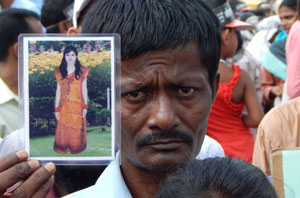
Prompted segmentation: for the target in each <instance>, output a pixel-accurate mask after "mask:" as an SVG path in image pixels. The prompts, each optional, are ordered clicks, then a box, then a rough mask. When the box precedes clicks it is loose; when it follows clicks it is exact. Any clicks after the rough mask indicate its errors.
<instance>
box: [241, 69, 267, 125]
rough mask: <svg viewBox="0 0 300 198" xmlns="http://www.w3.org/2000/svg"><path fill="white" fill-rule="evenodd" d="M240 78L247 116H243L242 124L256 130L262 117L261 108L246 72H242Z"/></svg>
mask: <svg viewBox="0 0 300 198" xmlns="http://www.w3.org/2000/svg"><path fill="white" fill-rule="evenodd" d="M241 78H242V79H243V83H244V96H243V101H244V102H245V105H246V108H247V111H248V114H246V115H243V122H244V124H245V125H246V126H248V127H251V128H256V127H257V126H258V124H259V123H260V121H261V119H262V118H263V116H264V113H263V110H262V107H261V105H260V103H259V101H258V99H257V96H256V92H255V88H254V85H253V83H252V81H251V79H250V76H249V74H248V73H247V72H245V71H242V73H241Z"/></svg>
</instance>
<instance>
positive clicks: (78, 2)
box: [73, 0, 91, 28]
mask: <svg viewBox="0 0 300 198" xmlns="http://www.w3.org/2000/svg"><path fill="white" fill-rule="evenodd" d="M90 1H91V0H75V1H74V12H73V27H74V28H77V25H78V24H77V19H78V17H79V15H80V12H81V11H82V10H83V9H84V8H85V6H87V4H89V2H90Z"/></svg>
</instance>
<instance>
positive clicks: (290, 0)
mask: <svg viewBox="0 0 300 198" xmlns="http://www.w3.org/2000/svg"><path fill="white" fill-rule="evenodd" d="M282 7H288V8H290V9H292V10H295V11H297V0H284V1H282V2H281V4H280V6H279V9H280V8H282Z"/></svg>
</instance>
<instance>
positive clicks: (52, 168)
mask: <svg viewBox="0 0 300 198" xmlns="http://www.w3.org/2000/svg"><path fill="white" fill-rule="evenodd" d="M45 169H46V170H47V171H49V172H52V171H54V170H55V165H54V164H53V163H52V162H49V163H47V164H45Z"/></svg>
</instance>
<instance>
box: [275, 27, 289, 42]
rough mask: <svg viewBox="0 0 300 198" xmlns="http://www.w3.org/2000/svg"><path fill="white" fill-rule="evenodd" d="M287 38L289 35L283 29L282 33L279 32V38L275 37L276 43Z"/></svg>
mask: <svg viewBox="0 0 300 198" xmlns="http://www.w3.org/2000/svg"><path fill="white" fill-rule="evenodd" d="M286 38H287V34H286V32H285V31H284V29H281V31H280V32H279V34H277V36H276V37H275V40H274V42H276V41H279V40H281V39H286Z"/></svg>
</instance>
